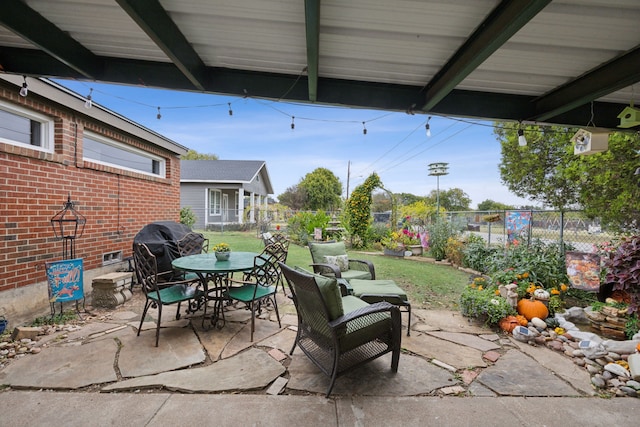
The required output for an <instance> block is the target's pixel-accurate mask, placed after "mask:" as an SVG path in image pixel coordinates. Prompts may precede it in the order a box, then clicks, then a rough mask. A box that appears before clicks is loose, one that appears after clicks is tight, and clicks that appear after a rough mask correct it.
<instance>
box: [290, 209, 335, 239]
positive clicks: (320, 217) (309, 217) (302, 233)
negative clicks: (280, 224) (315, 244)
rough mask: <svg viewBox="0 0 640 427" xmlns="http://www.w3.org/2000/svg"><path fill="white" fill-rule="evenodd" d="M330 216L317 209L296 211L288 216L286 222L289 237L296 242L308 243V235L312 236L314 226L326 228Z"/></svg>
mask: <svg viewBox="0 0 640 427" xmlns="http://www.w3.org/2000/svg"><path fill="white" fill-rule="evenodd" d="M330 220H331V218H330V217H329V215H327V214H326V213H324V211H318V212H317V213H315V214H314V213H311V212H298V213H297V214H295V215H293V216H292V217H291V218H289V221H288V222H287V231H288V232H289V238H291V239H292V240H293V241H295V242H296V243H299V244H301V245H306V244H307V243H309V236H313V233H314V230H315V229H316V228H322V232H323V235H324V230H325V229H326V228H327V225H328V224H329V221H330Z"/></svg>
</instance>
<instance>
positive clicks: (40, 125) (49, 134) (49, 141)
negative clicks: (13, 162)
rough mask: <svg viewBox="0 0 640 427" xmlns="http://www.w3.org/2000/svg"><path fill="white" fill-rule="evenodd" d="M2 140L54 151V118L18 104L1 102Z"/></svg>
mask: <svg viewBox="0 0 640 427" xmlns="http://www.w3.org/2000/svg"><path fill="white" fill-rule="evenodd" d="M0 142H5V143H7V144H12V145H19V146H23V147H29V148H33V149H35V150H40V151H49V152H51V151H53V120H51V119H50V118H49V117H47V116H43V115H41V114H37V113H34V112H33V111H30V110H27V109H24V108H21V107H19V106H17V105H13V104H8V103H5V102H0Z"/></svg>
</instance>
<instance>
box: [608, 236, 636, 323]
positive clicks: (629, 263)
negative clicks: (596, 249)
mask: <svg viewBox="0 0 640 427" xmlns="http://www.w3.org/2000/svg"><path fill="white" fill-rule="evenodd" d="M604 266H605V268H606V269H607V275H606V281H607V283H612V284H613V292H612V296H613V294H617V295H620V297H621V298H624V299H625V300H627V301H629V308H628V312H629V314H632V315H635V316H637V313H638V306H640V236H632V237H628V238H625V239H622V241H621V242H620V245H619V246H618V248H617V249H616V251H615V252H613V253H612V254H611V256H610V257H609V258H605V260H604Z"/></svg>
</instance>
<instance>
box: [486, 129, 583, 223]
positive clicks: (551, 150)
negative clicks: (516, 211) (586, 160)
mask: <svg viewBox="0 0 640 427" xmlns="http://www.w3.org/2000/svg"><path fill="white" fill-rule="evenodd" d="M576 130H577V129H566V128H557V127H555V128H551V127H543V128H539V127H537V126H529V127H527V128H525V129H524V132H525V136H526V138H527V145H526V146H524V147H521V146H519V145H518V130H517V126H515V125H514V124H513V123H496V124H495V128H494V133H495V134H496V136H497V137H498V140H499V141H500V144H501V145H502V159H501V162H500V165H499V167H500V178H501V180H502V183H503V184H505V185H506V186H507V188H509V190H510V191H511V192H512V193H514V194H516V195H517V196H520V197H525V198H529V199H531V200H535V201H538V202H540V203H542V204H544V205H546V206H548V207H552V208H554V209H559V210H568V209H570V208H577V207H578V201H579V188H578V187H577V186H576V182H575V181H574V180H572V179H571V178H570V177H569V176H568V175H567V173H566V172H567V169H568V168H570V167H571V165H572V164H573V163H574V162H575V157H576V156H574V154H573V146H572V144H571V142H570V138H571V136H572V135H573V133H575V131H576Z"/></svg>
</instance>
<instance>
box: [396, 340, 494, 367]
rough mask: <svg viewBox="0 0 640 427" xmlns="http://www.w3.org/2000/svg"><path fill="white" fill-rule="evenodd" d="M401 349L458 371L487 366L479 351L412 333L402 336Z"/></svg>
mask: <svg viewBox="0 0 640 427" xmlns="http://www.w3.org/2000/svg"><path fill="white" fill-rule="evenodd" d="M402 348H404V349H407V350H408V351H410V352H412V353H415V354H417V355H420V356H422V357H425V358H427V359H437V360H441V361H444V362H446V363H447V364H449V365H451V366H454V367H456V368H458V369H465V368H473V367H485V366H487V363H486V362H485V361H484V359H483V358H482V352H481V351H480V350H477V349H475V348H470V347H465V346H463V345H460V344H456V343H453V342H449V341H444V340H441V339H438V338H436V337H433V336H431V335H427V334H420V333H413V334H412V335H411V336H410V337H406V336H403V337H402Z"/></svg>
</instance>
